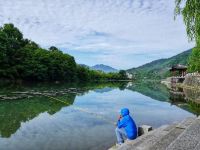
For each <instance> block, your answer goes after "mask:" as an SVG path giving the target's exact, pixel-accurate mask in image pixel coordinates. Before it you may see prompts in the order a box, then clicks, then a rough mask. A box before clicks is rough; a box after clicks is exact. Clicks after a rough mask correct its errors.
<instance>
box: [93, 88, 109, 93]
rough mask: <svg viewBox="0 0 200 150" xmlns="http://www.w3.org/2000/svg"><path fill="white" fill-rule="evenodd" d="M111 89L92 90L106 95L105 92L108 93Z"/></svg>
mask: <svg viewBox="0 0 200 150" xmlns="http://www.w3.org/2000/svg"><path fill="white" fill-rule="evenodd" d="M112 90H113V88H109V87H106V88H103V89H96V90H94V91H95V92H96V93H106V92H110V91H112Z"/></svg>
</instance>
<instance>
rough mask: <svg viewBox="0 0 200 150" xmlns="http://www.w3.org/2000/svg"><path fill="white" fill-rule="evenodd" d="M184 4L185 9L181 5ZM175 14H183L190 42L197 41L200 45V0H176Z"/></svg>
mask: <svg viewBox="0 0 200 150" xmlns="http://www.w3.org/2000/svg"><path fill="white" fill-rule="evenodd" d="M183 2H185V3H184V7H183V8H182V7H181V5H182V3H183ZM175 14H176V15H180V14H182V16H183V19H184V22H185V24H186V30H187V34H188V37H189V39H190V40H195V41H196V44H197V46H199V45H200V1H199V0H176V8H175Z"/></svg>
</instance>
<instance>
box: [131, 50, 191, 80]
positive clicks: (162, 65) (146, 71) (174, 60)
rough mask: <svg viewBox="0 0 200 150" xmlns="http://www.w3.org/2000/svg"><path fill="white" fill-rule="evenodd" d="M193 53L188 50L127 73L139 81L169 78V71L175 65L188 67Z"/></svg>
mask: <svg viewBox="0 0 200 150" xmlns="http://www.w3.org/2000/svg"><path fill="white" fill-rule="evenodd" d="M191 52H192V50H187V51H185V52H182V53H180V54H178V55H176V56H173V57H170V58H167V59H159V60H155V61H152V62H150V63H147V64H145V65H142V66H140V67H137V68H132V69H128V70H127V72H129V73H132V74H134V77H135V78H137V79H138V78H139V79H141V78H148V79H152V78H156V79H162V78H165V77H167V76H169V69H170V67H172V66H173V65H176V64H182V65H187V64H188V59H189V56H190V54H191Z"/></svg>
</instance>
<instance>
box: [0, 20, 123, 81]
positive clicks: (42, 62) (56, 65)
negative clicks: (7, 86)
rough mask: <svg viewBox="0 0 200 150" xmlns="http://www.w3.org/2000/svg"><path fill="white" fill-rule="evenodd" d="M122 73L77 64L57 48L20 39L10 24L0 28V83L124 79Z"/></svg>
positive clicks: (21, 37) (16, 30)
mask: <svg viewBox="0 0 200 150" xmlns="http://www.w3.org/2000/svg"><path fill="white" fill-rule="evenodd" d="M124 78H125V77H124V76H123V74H119V73H109V74H106V73H103V72H100V71H95V70H90V69H89V68H86V67H83V66H81V65H78V64H76V62H75V59H74V57H73V56H70V55H69V54H64V53H63V52H62V51H61V50H59V49H58V48H56V47H54V46H51V47H50V48H49V49H44V48H41V47H40V46H39V45H38V44H36V43H35V42H33V41H30V40H28V39H25V38H23V34H22V33H21V32H20V31H19V30H18V29H17V28H16V27H15V26H14V25H13V24H5V25H4V26H3V27H1V28H0V81H2V80H4V79H6V80H10V81H16V80H26V81H67V82H72V81H91V80H113V79H114V80H117V79H124Z"/></svg>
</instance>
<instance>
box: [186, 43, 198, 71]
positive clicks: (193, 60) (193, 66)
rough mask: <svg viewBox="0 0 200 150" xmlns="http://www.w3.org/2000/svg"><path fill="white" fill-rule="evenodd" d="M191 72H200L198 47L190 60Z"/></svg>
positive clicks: (193, 51)
mask: <svg viewBox="0 0 200 150" xmlns="http://www.w3.org/2000/svg"><path fill="white" fill-rule="evenodd" d="M189 71H190V72H196V71H200V47H198V48H197V47H196V48H194V49H193V50H192V54H191V56H190V58H189Z"/></svg>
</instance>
